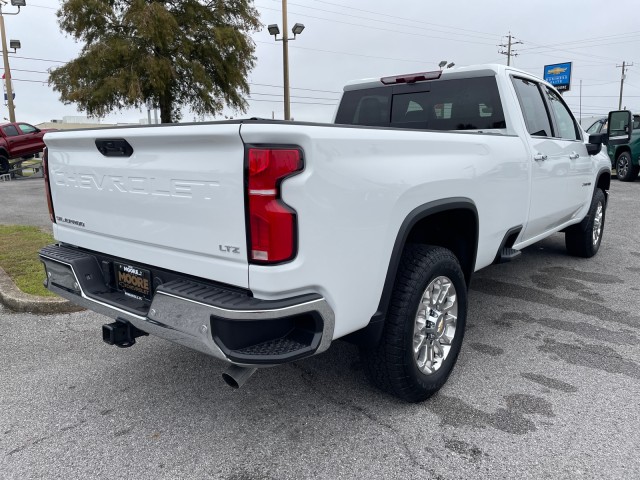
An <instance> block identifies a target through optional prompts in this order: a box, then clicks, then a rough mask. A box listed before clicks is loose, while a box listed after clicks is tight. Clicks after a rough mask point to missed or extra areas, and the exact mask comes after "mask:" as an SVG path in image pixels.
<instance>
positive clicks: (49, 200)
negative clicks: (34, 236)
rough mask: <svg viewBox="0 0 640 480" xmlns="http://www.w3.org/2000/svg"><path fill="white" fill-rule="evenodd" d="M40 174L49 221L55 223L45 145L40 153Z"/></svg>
mask: <svg viewBox="0 0 640 480" xmlns="http://www.w3.org/2000/svg"><path fill="white" fill-rule="evenodd" d="M42 175H43V176H44V191H45V194H46V195H47V207H48V208H49V218H50V219H51V223H56V215H55V212H54V211H53V199H52V198H51V187H50V186H49V155H48V152H47V147H45V148H44V154H43V155H42Z"/></svg>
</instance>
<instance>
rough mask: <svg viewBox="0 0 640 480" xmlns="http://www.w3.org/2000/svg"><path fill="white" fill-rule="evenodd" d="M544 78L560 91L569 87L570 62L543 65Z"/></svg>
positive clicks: (564, 90)
mask: <svg viewBox="0 0 640 480" xmlns="http://www.w3.org/2000/svg"><path fill="white" fill-rule="evenodd" d="M544 79H545V80H546V81H547V82H549V83H550V84H551V85H553V86H554V87H556V88H557V89H558V90H559V91H561V92H566V91H568V90H569V88H570V87H571V62H567V63H556V64H555V65H545V67H544Z"/></svg>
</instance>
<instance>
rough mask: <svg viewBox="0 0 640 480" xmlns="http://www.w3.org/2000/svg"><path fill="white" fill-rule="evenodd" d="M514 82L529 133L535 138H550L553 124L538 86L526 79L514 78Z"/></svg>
mask: <svg viewBox="0 0 640 480" xmlns="http://www.w3.org/2000/svg"><path fill="white" fill-rule="evenodd" d="M512 80H513V86H514V87H515V89H516V94H517V95H518V101H519V102H520V108H521V109H522V114H523V115H524V121H525V123H526V124H527V131H528V132H529V134H530V135H532V136H534V137H550V136H551V135H552V133H551V122H550V120H549V114H548V113H547V107H545V105H544V100H543V99H542V93H541V92H540V89H539V88H538V84H537V83H536V82H531V81H529V80H525V79H524V78H515V77H514V78H513V79H512Z"/></svg>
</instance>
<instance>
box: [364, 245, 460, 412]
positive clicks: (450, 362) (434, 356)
mask: <svg viewBox="0 0 640 480" xmlns="http://www.w3.org/2000/svg"><path fill="white" fill-rule="evenodd" d="M466 316H467V287H466V283H465V280H464V275H463V273H462V269H461V268H460V264H459V263H458V259H457V258H456V257H455V255H454V254H453V253H452V252H451V251H449V250H447V249H445V248H442V247H433V246H425V245H408V246H407V248H406V250H405V252H404V254H403V256H402V260H401V263H400V267H399V269H398V274H397V277H396V283H395V286H394V290H393V293H392V298H391V301H390V304H389V310H388V312H387V317H386V320H385V327H384V332H383V338H382V340H381V342H380V344H379V345H378V346H377V347H374V348H362V349H361V351H360V353H361V357H362V360H363V365H364V369H365V372H366V373H367V376H368V377H369V379H370V380H371V381H372V383H373V384H374V385H376V386H377V387H379V388H381V389H382V390H385V391H387V392H389V393H391V394H393V395H396V396H397V397H400V398H402V399H404V400H406V401H409V402H419V401H422V400H425V399H427V398H429V397H430V396H431V395H433V394H434V393H436V392H437V391H438V390H439V389H440V388H441V387H442V386H443V385H444V383H445V382H446V381H447V378H449V375H450V374H451V371H452V370H453V366H454V365H455V363H456V359H457V358H458V353H460V347H461V345H462V339H463V337H464V329H465V323H466Z"/></svg>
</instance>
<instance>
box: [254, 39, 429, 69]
mask: <svg viewBox="0 0 640 480" xmlns="http://www.w3.org/2000/svg"><path fill="white" fill-rule="evenodd" d="M255 42H256V43H264V44H268V45H272V46H274V47H277V46H278V45H276V43H275V42H265V41H261V40H255ZM289 48H297V49H299V50H309V51H312V52H322V53H333V54H338V55H349V56H351V57H364V58H373V59H375V60H393V61H396V62H410V63H419V64H421V65H424V64H425V63H438V62H437V61H434V60H431V61H429V60H410V59H407V58H393V57H379V56H375V55H364V54H361V53H350V52H340V51H335V50H322V49H319V48H310V47H300V46H298V45H289Z"/></svg>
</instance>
